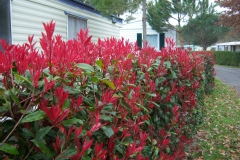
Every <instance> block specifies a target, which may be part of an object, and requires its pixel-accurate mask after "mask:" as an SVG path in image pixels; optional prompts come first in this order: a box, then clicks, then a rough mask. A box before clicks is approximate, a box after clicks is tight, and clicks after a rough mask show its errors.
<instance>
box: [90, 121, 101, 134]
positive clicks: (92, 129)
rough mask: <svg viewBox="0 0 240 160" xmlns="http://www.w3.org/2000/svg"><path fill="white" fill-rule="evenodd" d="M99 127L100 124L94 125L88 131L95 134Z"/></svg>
mask: <svg viewBox="0 0 240 160" xmlns="http://www.w3.org/2000/svg"><path fill="white" fill-rule="evenodd" d="M100 127H101V123H97V124H94V125H93V126H92V128H91V129H90V132H91V133H92V132H95V131H97V130H98V129H99V128H100Z"/></svg>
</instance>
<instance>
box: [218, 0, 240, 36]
mask: <svg viewBox="0 0 240 160" xmlns="http://www.w3.org/2000/svg"><path fill="white" fill-rule="evenodd" d="M220 5H221V6H222V7H225V8H226V9H227V10H226V11H225V12H224V13H223V14H222V15H221V20H220V23H221V24H223V25H225V26H229V27H232V28H233V29H234V32H235V33H238V34H239V33H240V23H239V22H240V0H223V1H221V2H220Z"/></svg>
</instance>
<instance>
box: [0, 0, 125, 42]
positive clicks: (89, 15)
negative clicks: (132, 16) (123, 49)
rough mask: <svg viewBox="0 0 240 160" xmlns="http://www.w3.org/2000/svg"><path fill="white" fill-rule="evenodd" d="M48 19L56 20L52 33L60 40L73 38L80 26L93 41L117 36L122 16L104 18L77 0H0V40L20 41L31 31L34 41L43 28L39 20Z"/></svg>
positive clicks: (23, 40) (24, 40) (118, 35)
mask: <svg viewBox="0 0 240 160" xmlns="http://www.w3.org/2000/svg"><path fill="white" fill-rule="evenodd" d="M51 20H53V21H54V22H56V28H55V34H60V35H62V38H63V39H64V40H68V39H72V38H75V37H76V32H79V30H80V28H81V29H86V28H88V30H89V35H92V36H93V38H92V40H93V41H94V42H96V41H97V39H98V38H106V37H116V38H120V27H121V26H122V19H120V18H113V19H111V17H110V18H106V17H104V16H102V15H101V14H100V13H99V12H98V11H96V10H95V9H94V8H93V7H92V6H89V5H86V4H84V3H81V2H78V1H77V0H0V26H1V27H0V39H1V38H5V39H6V40H7V41H8V42H9V43H20V44H21V43H24V42H26V41H27V36H28V35H32V34H34V35H35V41H37V40H38V39H39V38H40V37H41V31H43V30H44V29H43V25H42V22H45V23H48V22H50V21H51ZM38 45H39V44H38Z"/></svg>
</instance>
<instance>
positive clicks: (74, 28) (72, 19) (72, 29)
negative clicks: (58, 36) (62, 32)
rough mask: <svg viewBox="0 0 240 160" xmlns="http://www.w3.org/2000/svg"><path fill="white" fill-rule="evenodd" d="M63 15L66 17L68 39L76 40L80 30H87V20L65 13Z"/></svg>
mask: <svg viewBox="0 0 240 160" xmlns="http://www.w3.org/2000/svg"><path fill="white" fill-rule="evenodd" d="M65 14H67V15H68V39H74V38H77V33H79V31H80V29H82V30H86V29H87V18H86V17H82V16H79V15H75V14H72V13H69V12H65Z"/></svg>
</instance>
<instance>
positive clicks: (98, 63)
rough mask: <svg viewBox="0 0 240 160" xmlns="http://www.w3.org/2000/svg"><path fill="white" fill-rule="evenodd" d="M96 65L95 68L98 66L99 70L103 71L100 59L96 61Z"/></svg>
mask: <svg viewBox="0 0 240 160" xmlns="http://www.w3.org/2000/svg"><path fill="white" fill-rule="evenodd" d="M96 64H97V66H98V67H99V68H101V69H103V61H102V59H99V60H97V61H96Z"/></svg>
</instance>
